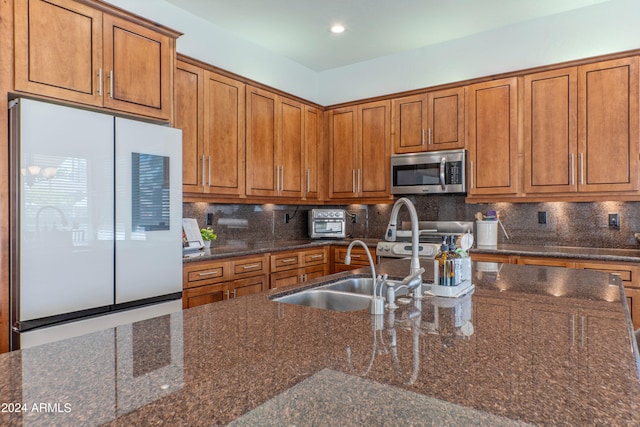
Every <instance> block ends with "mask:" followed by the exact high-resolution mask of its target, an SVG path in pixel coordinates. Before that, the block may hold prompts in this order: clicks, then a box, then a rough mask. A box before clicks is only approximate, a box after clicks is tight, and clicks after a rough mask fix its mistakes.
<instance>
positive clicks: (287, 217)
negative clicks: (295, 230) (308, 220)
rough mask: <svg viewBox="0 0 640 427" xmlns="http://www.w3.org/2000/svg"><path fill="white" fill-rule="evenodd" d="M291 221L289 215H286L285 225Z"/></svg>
mask: <svg viewBox="0 0 640 427" xmlns="http://www.w3.org/2000/svg"><path fill="white" fill-rule="evenodd" d="M290 219H291V217H290V216H289V214H288V213H286V214H284V223H285V224H289V220H290Z"/></svg>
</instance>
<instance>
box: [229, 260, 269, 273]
mask: <svg viewBox="0 0 640 427" xmlns="http://www.w3.org/2000/svg"><path fill="white" fill-rule="evenodd" d="M231 264H232V270H233V275H234V277H252V276H258V275H260V274H266V273H267V257H266V256H261V257H257V258H247V259H239V260H233V261H231Z"/></svg>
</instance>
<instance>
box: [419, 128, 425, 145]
mask: <svg viewBox="0 0 640 427" xmlns="http://www.w3.org/2000/svg"><path fill="white" fill-rule="evenodd" d="M420 145H424V128H422V135H421V136H420Z"/></svg>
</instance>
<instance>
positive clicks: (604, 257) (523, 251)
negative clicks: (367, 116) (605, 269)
mask: <svg viewBox="0 0 640 427" xmlns="http://www.w3.org/2000/svg"><path fill="white" fill-rule="evenodd" d="M352 240H353V239H350V238H347V239H322V240H314V239H300V240H273V241H265V242H251V241H245V240H238V241H228V242H216V243H214V244H213V246H212V247H211V248H207V249H204V250H201V251H196V252H191V253H189V254H188V255H187V256H184V257H183V262H185V263H187V262H194V261H206V260H213V259H222V258H228V257H232V256H243V255H252V254H261V253H267V252H278V251H287V250H293V249H307V248H313V247H316V246H325V245H344V246H346V245H348V244H349V243H350V242H351V241H352ZM359 240H362V241H363V242H365V243H366V244H367V246H369V247H371V248H375V247H376V245H377V243H378V241H380V239H372V238H368V239H362V238H359ZM470 252H471V253H474V252H475V253H492V254H504V255H522V256H542V257H551V258H574V259H584V260H591V261H617V262H640V249H611V248H586V247H574V246H540V245H513V244H502V245H497V246H495V247H493V246H481V247H474V248H472V249H471V250H470Z"/></svg>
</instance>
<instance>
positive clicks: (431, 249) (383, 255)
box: [376, 221, 473, 262]
mask: <svg viewBox="0 0 640 427" xmlns="http://www.w3.org/2000/svg"><path fill="white" fill-rule="evenodd" d="M418 233H419V234H420V237H419V244H418V256H419V257H420V258H425V259H434V258H435V256H436V255H437V254H438V251H439V250H440V247H441V246H442V238H443V237H449V236H455V239H456V242H457V246H458V247H462V246H463V245H461V243H460V240H461V239H462V238H463V237H464V236H465V235H469V236H470V237H471V238H473V234H472V233H473V222H472V221H419V222H418ZM396 237H397V241H395V242H388V241H386V240H381V241H379V242H378V245H377V247H376V256H377V257H378V262H384V261H389V260H392V259H398V258H410V257H411V223H410V222H409V221H403V222H402V229H401V230H398V231H397V232H396ZM472 241H473V240H472Z"/></svg>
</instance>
